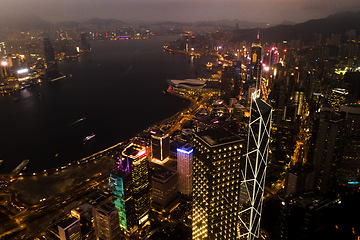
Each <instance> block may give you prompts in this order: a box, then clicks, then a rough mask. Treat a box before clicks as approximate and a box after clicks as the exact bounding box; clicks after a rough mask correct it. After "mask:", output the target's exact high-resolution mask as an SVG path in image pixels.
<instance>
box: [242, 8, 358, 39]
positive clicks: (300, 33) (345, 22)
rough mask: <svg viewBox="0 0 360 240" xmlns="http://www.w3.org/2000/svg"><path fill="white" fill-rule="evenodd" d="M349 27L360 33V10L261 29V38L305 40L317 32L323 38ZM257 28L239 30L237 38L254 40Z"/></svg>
mask: <svg viewBox="0 0 360 240" xmlns="http://www.w3.org/2000/svg"><path fill="white" fill-rule="evenodd" d="M348 29H355V30H356V32H357V33H358V34H359V33H360V11H359V12H345V13H339V14H335V15H331V16H329V17H327V18H322V19H313V20H309V21H307V22H304V23H299V24H295V25H278V26H275V27H270V28H266V29H265V28H262V29H260V38H261V41H263V42H280V41H283V40H287V41H289V40H292V39H300V40H303V41H305V42H309V41H312V40H313V39H314V34H315V33H320V34H322V35H323V38H325V37H328V36H330V35H331V34H332V33H335V34H344V33H345V31H346V30H348ZM256 34H257V29H246V30H239V31H238V33H237V40H240V41H241V40H248V41H252V40H254V39H255V37H256Z"/></svg>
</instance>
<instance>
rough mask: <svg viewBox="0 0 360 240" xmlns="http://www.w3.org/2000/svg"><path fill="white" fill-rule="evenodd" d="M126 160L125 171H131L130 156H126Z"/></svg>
mask: <svg viewBox="0 0 360 240" xmlns="http://www.w3.org/2000/svg"><path fill="white" fill-rule="evenodd" d="M126 162H127V164H126V165H127V166H126V169H125V172H126V173H130V164H129V158H126Z"/></svg>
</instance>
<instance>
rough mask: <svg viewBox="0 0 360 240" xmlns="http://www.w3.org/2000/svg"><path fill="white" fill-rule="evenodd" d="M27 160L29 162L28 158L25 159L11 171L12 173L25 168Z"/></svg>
mask: <svg viewBox="0 0 360 240" xmlns="http://www.w3.org/2000/svg"><path fill="white" fill-rule="evenodd" d="M29 162H30V160H29V159H25V160H24V161H22V162H21V163H20V164H19V165H18V166H17V167H16V168H15V169H14V170H13V171H12V173H19V172H21V171H22V170H25V169H26V167H27V165H28V164H29Z"/></svg>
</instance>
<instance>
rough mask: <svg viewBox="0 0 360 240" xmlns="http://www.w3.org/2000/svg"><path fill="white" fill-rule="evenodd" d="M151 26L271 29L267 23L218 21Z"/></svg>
mask: <svg viewBox="0 0 360 240" xmlns="http://www.w3.org/2000/svg"><path fill="white" fill-rule="evenodd" d="M150 25H156V26H161V25H173V26H178V27H180V26H198V27H208V26H216V27H232V28H235V26H238V28H239V29H244V28H245V29H247V28H256V27H263V28H265V27H269V26H270V25H269V24H267V23H257V22H249V21H242V20H237V19H234V20H228V19H222V20H216V21H198V22H175V21H165V22H157V23H153V24H150Z"/></svg>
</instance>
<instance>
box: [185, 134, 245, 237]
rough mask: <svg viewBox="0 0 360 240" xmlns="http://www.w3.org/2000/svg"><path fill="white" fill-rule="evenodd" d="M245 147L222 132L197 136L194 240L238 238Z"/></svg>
mask: <svg viewBox="0 0 360 240" xmlns="http://www.w3.org/2000/svg"><path fill="white" fill-rule="evenodd" d="M243 147H244V140H243V139H241V138H240V137H239V136H237V135H235V134H233V133H231V132H229V131H227V130H226V129H223V128H217V129H209V130H206V131H203V132H199V133H196V134H195V137H194V162H193V165H194V166H193V194H192V196H193V210H192V239H194V240H195V239H196V240H198V239H236V238H237V231H236V228H237V223H238V220H239V218H238V212H239V208H238V203H239V202H238V201H239V187H240V161H241V157H242V155H243V154H244V152H243ZM188 151H191V150H188Z"/></svg>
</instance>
